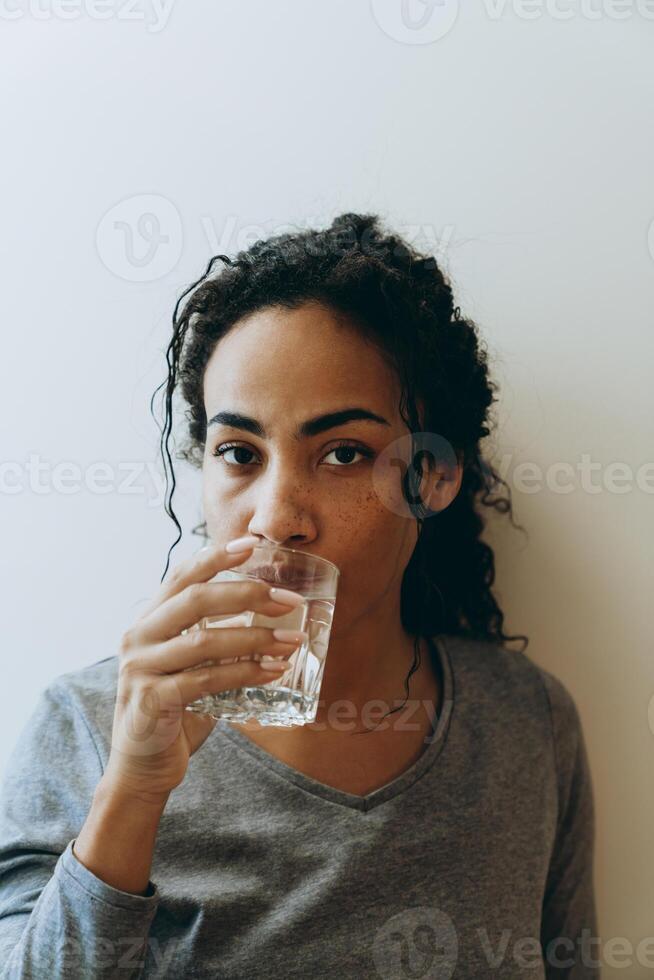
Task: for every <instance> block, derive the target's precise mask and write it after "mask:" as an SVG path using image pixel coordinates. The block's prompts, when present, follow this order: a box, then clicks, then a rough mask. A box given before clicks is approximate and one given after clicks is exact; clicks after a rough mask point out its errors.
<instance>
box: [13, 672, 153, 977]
mask: <svg viewBox="0 0 654 980" xmlns="http://www.w3.org/2000/svg"><path fill="white" fill-rule="evenodd" d="M101 775H102V764H101V761H100V756H99V753H98V751H97V748H96V744H95V742H94V739H93V736H92V734H91V730H90V728H89V726H88V724H87V722H86V720H85V718H84V716H83V714H82V713H81V712H80V710H79V709H78V708H77V706H76V705H75V703H74V701H73V699H72V698H71V697H70V696H69V692H68V691H67V689H66V686H65V684H63V683H61V682H60V681H59V679H57V680H55V681H54V682H53V683H52V684H50V685H49V686H48V687H47V688H46V689H45V690H44V691H43V692H42V693H41V694H40V696H39V699H38V702H37V704H36V707H35V709H34V711H33V713H32V715H31V717H30V719H29V721H28V723H27V725H26V726H25V728H24V729H23V731H22V732H21V734H20V736H19V739H18V742H17V743H16V746H15V748H14V750H13V753H12V755H11V757H10V760H9V764H8V769H7V772H6V774H5V778H4V781H3V785H2V789H1V790H0V980H19V978H20V980H27V978H29V980H43V978H44V977H48V980H59V978H64V977H65V978H66V980H70V978H73V977H74V978H82V977H83V978H85V980H107V978H116V977H120V978H125V980H132V978H136V977H140V976H142V975H143V961H144V958H145V949H146V947H147V943H148V933H149V929H150V926H151V923H152V919H153V917H154V915H155V912H156V909H157V905H158V903H159V897H160V896H159V892H158V890H157V888H156V886H155V885H153V883H152V882H150V883H149V885H148V893H147V894H146V895H143V896H141V895H134V894H131V893H128V892H123V891H120V890H118V889H116V888H113V887H111V886H110V885H108V884H107V883H106V882H104V881H101V880H100V879H99V878H97V877H96V876H95V875H94V874H93V873H92V872H91V871H89V870H88V868H86V867H85V866H84V865H83V864H82V863H81V862H80V861H78V860H77V858H76V857H75V855H74V854H73V851H72V848H73V844H74V843H75V838H76V835H77V834H78V833H79V831H80V830H81V828H82V826H83V824H84V821H85V820H86V817H87V814H88V812H89V809H90V807H91V802H92V796H93V793H94V790H95V787H96V786H97V784H98V781H99V780H100V777H101Z"/></svg>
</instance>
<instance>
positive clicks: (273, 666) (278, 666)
mask: <svg viewBox="0 0 654 980" xmlns="http://www.w3.org/2000/svg"><path fill="white" fill-rule="evenodd" d="M259 666H260V667H261V669H262V670H276V671H277V672H278V673H280V674H281V672H282V671H283V670H287V669H288V664H287V663H283V664H282V663H279V662H273V661H270V660H266V662H265V663H264V662H263V660H262V661H261V662H260V663H259Z"/></svg>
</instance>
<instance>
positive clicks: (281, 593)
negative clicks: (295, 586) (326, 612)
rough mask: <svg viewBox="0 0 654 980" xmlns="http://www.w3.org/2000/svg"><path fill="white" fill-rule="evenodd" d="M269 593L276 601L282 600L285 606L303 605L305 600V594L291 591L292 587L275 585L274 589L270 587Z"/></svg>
mask: <svg viewBox="0 0 654 980" xmlns="http://www.w3.org/2000/svg"><path fill="white" fill-rule="evenodd" d="M268 595H269V596H270V598H271V599H274V600H275V602H281V603H282V604H283V605H285V606H301V605H302V603H303V602H304V601H305V600H304V596H303V595H299V594H298V593H297V592H291V590H290V589H278V588H275V586H273V588H272V589H268Z"/></svg>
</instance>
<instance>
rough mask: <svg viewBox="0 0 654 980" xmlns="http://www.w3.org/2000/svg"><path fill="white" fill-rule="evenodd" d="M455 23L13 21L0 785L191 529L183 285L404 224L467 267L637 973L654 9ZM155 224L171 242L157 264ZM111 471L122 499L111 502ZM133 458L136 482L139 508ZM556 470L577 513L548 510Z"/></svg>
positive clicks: (334, 9)
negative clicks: (182, 430)
mask: <svg viewBox="0 0 654 980" xmlns="http://www.w3.org/2000/svg"><path fill="white" fill-rule="evenodd" d="M460 6H461V8H462V9H458V5H457V4H456V3H454V2H452V0H445V3H444V5H443V6H433V5H432V9H431V12H430V9H429V8H428V7H426V6H425V5H424V4H422V3H421V2H419V0H411V3H410V4H409V13H410V15H411V16H412V17H414V18H415V23H414V25H413V27H411V26H407V24H404V23H403V22H402V20H401V16H400V14H401V3H400V0H373V2H372V3H367V2H362V0H361V2H359V0H330V2H321V3H318V2H313V3H306V2H303V0H274V2H272V3H271V2H269V0H255V2H249V3H243V2H242V0H241V2H237V0H231V2H225V0H220V2H215V0H214V2H209V0H206V2H204V3H201V2H198V0H196V2H191V0H186V2H184V3H182V2H179V3H174V2H173V4H172V6H171V4H170V0H164V3H163V6H162V5H161V0H160V2H159V4H157V3H156V2H155V0H140V2H139V4H138V5H137V6H136V7H133V8H132V7H130V8H129V9H128V8H127V7H126V5H125V3H124V0H116V2H114V3H113V4H112V5H111V6H110V16H109V17H108V19H102V20H100V19H99V18H98V16H97V10H96V8H95V7H94V6H93V5H92V3H91V0H69V2H68V3H67V5H66V6H63V5H61V4H59V5H58V4H57V2H56V0H39V3H38V4H37V2H36V0H11V2H10V0H2V3H0V7H1V12H0V50H1V58H0V63H1V65H2V68H1V69H0V71H1V72H2V85H1V87H0V99H1V101H2V106H1V108H2V131H3V150H2V153H1V154H0V168H1V176H2V189H3V205H2V222H1V225H0V241H1V248H2V256H1V266H0V267H1V269H2V275H3V290H2V298H3V323H2V331H3V334H2V336H3V344H2V358H1V361H0V364H1V368H0V369H1V371H2V374H1V382H2V396H3V410H2V416H1V420H0V427H1V445H0V459H1V460H2V461H3V462H4V463H5V464H7V463H10V464H13V466H10V467H9V468H7V466H6V465H5V467H4V469H3V471H2V472H3V477H4V492H3V493H2V495H1V497H0V504H1V508H2V511H1V512H2V580H1V584H2V596H3V600H4V611H3V617H2V620H3V627H4V642H3V648H4V649H3V672H2V677H3V684H2V691H1V694H0V724H1V726H2V737H1V738H0V770H1V767H2V765H3V764H4V763H5V762H6V758H7V755H8V753H9V751H10V749H11V747H12V744H13V741H14V739H15V737H16V735H17V733H18V731H19V730H20V728H21V727H22V725H23V724H24V722H25V720H26V718H27V716H28V714H29V712H30V710H31V708H32V706H33V704H34V702H35V700H36V696H37V694H38V692H39V690H40V689H41V688H42V687H43V686H45V685H46V684H47V682H49V681H50V680H51V679H52V678H53V677H55V676H56V675H58V674H60V673H63V672H65V671H69V670H73V669H76V668H78V667H81V666H83V665H85V664H87V663H91V662H93V661H95V660H98V659H101V658H102V657H107V656H110V655H112V654H113V653H115V652H116V649H117V642H118V639H119V637H120V635H121V633H122V632H123V631H124V630H125V629H126V628H127V626H128V625H129V623H130V622H131V621H132V620H133V619H134V618H135V617H136V612H137V609H138V603H139V601H140V600H142V599H144V598H145V597H146V596H148V595H149V594H150V593H151V592H153V591H154V590H155V589H156V587H157V586H158V583H159V580H160V577H161V574H162V572H163V567H164V563H165V558H166V552H167V549H168V547H169V545H170V544H171V543H172V541H173V540H174V538H175V536H176V529H175V528H174V526H173V524H172V522H171V521H169V519H168V518H167V517H166V515H165V513H164V511H163V506H162V500H161V497H160V492H161V489H162V480H161V467H160V465H159V469H158V473H159V476H158V478H156V479H155V478H154V477H153V476H148V474H147V470H146V464H147V463H149V464H150V465H151V466H154V465H156V463H155V461H156V459H157V447H158V432H157V429H156V427H155V425H154V422H153V421H152V419H151V417H150V415H149V408H148V405H149V397H150V394H151V393H152V390H153V389H154V387H155V386H156V385H157V384H158V383H159V382H160V381H161V380H162V379H163V377H164V373H163V372H164V366H165V365H164V357H163V351H164V349H165V345H166V343H167V340H168V335H169V330H170V317H171V313H172V308H173V305H174V302H175V299H176V298H177V296H178V295H179V293H180V291H181V290H182V289H183V288H184V287H185V286H186V285H188V284H189V283H190V282H191V281H192V280H194V279H196V278H197V277H198V276H199V275H200V274H201V272H202V271H203V270H204V267H205V264H206V262H207V260H208V258H209V256H210V255H212V254H214V253H216V252H218V251H228V252H230V253H233V252H234V251H236V249H237V248H238V247H240V246H242V245H244V244H246V243H247V242H249V241H252V240H254V239H255V238H258V237H262V236H263V235H265V234H267V233H271V232H273V231H276V230H281V227H282V226H283V225H285V224H287V223H288V222H295V223H297V224H299V225H301V226H304V225H307V224H314V223H315V224H317V225H319V226H323V225H325V224H327V223H328V222H329V221H330V220H331V218H332V217H333V216H334V215H335V214H336V213H339V212H341V211H343V210H366V211H367V210H372V211H377V212H379V213H380V214H381V215H382V216H383V217H384V218H386V219H387V220H388V222H389V223H390V224H391V225H392V226H393V227H395V228H397V229H398V230H400V231H402V232H403V233H405V234H406V235H407V236H411V235H412V229H413V230H414V231H416V230H417V231H418V232H419V233H418V235H417V238H416V241H417V243H418V244H420V245H421V246H422V247H424V248H427V247H428V246H429V242H430V241H431V242H432V247H433V248H435V249H436V250H437V254H443V256H444V261H445V263H446V267H447V268H448V269H449V270H450V271H451V273H452V275H453V277H454V280H455V284H456V287H457V292H458V298H459V302H460V304H461V306H462V308H463V309H464V311H465V312H466V313H469V314H471V315H472V316H473V317H475V318H476V319H477V321H478V323H479V325H480V327H481V329H482V331H483V333H484V335H485V337H486V338H487V340H488V343H489V345H490V347H491V350H492V353H493V363H494V370H495V376H496V378H497V380H498V382H499V383H500V384H501V386H502V401H501V408H500V411H499V420H500V428H499V431H498V433H497V435H496V436H495V437H494V438H493V439H492V440H489V449H488V451H489V452H491V451H492V452H493V453H494V460H495V461H496V463H501V462H502V460H504V462H505V465H506V471H505V472H506V474H507V479H508V480H509V482H510V485H511V486H512V491H513V498H514V503H515V508H516V519H517V520H518V521H520V522H521V523H522V524H524V525H525V526H526V527H527V528H528V530H529V534H530V540H529V542H528V543H527V542H526V541H525V540H524V539H523V537H522V536H521V535H520V534H519V533H518V532H516V531H512V530H511V528H510V526H509V523H508V520H506V519H503V518H500V519H499V520H497V521H495V522H493V523H492V525H491V527H490V530H489V539H491V540H492V543H493V545H494V546H495V547H496V550H497V561H498V580H497V587H498V591H499V595H500V597H501V600H502V604H503V607H504V608H505V611H506V613H507V623H506V625H507V627H508V630H509V631H512V632H521V633H522V632H524V633H527V634H528V635H529V636H530V638H531V643H530V646H529V650H528V652H529V654H530V655H531V656H532V657H533V658H534V659H536V660H537V662H539V663H540V664H542V665H543V666H545V667H547V668H549V669H550V670H552V671H553V672H554V673H556V674H557V675H558V676H559V677H560V678H561V679H562V680H563V681H564V682H565V683H566V684H567V685H568V686H569V688H570V689H571V690H572V692H573V694H574V696H575V698H576V700H577V703H578V705H579V708H580V712H581V715H582V721H583V725H584V730H585V733H586V738H587V742H588V747H589V753H590V756H591V764H592V768H593V775H594V779H595V793H596V807H597V816H598V854H597V862H596V867H597V872H596V873H597V887H598V900H599V911H600V917H601V921H600V925H601V931H602V936H603V938H604V939H605V940H606V941H608V940H609V939H611V938H614V937H623V938H624V939H625V941H626V942H627V943H629V942H631V943H633V944H634V951H633V955H632V956H631V958H630V959H629V958H628V957H625V956H624V954H623V956H622V960H621V962H623V963H624V962H628V963H630V964H631V965H630V966H628V967H627V968H625V969H622V970H620V975H621V976H622V977H625V978H626V977H629V978H631V977H637V976H640V975H641V973H642V964H643V962H644V961H643V960H642V958H641V960H640V961H639V960H638V959H637V957H636V950H635V945H636V943H637V942H638V941H639V940H641V939H643V938H644V937H646V936H650V935H652V934H653V932H654V919H653V918H652V914H651V913H652V909H653V908H654V901H653V894H652V892H653V888H652V881H653V880H654V874H653V871H654V868H653V863H654V862H653V859H652V843H653V842H652V833H651V827H652V815H653V804H654V782H653V780H652V778H651V772H652V746H653V739H654V703H653V702H652V701H651V698H652V695H653V693H654V657H653V656H652V639H651V636H652V621H651V594H652V587H653V585H654V574H653V558H652V555H653V553H654V548H653V546H654V540H653V537H654V535H653V532H652V525H653V521H652V512H653V505H654V493H653V491H654V469H653V468H652V459H653V453H654V449H653V446H652V442H653V440H652V435H653V422H652V419H653V412H654V396H653V395H652V383H651V378H652V362H653V355H654V340H653V337H654V334H653V333H652V326H653V324H652V298H653V293H654V230H653V229H654V226H653V225H652V221H653V219H654V193H653V192H652V176H651V175H652V173H653V172H654V141H653V139H652V125H651V124H652V106H653V105H654V62H653V61H652V57H651V50H652V44H653V42H654V4H652V3H651V2H647V0H640V2H637V0H634V2H633V3H631V4H630V3H629V2H625V0H620V2H618V0H613V2H611V0H593V2H591V0H584V2H583V3H582V0H559V2H558V4H554V3H553V2H552V0H547V2H546V0H543V2H542V4H539V3H538V0H530V2H529V3H525V4H524V5H522V4H521V3H519V2H518V0H512V2H508V0H507V2H506V3H504V2H501V0H470V2H466V5H465V9H463V5H460ZM101 10H102V11H104V10H105V8H104V7H103V8H101ZM130 11H131V12H130ZM66 14H67V15H68V17H69V18H70V19H68V17H66V16H65V15H66ZM423 14H424V15H425V24H424V26H423V27H422V28H421V27H419V26H417V25H418V23H419V17H420V16H421V15H423ZM568 15H570V16H568ZM150 195H155V196H156V197H155V199H153V200H151V199H150V198H149V196H150ZM120 202H123V203H122V204H121V203H120ZM114 208H117V210H116V211H113V210H112V209H114ZM145 213H154V214H155V215H156V216H157V220H158V222H159V233H160V234H161V235H164V236H168V240H167V241H165V242H163V243H160V244H159V246H158V248H155V249H154V250H153V254H152V255H150V254H149V252H148V248H149V244H148V242H147V241H146V240H145V239H144V238H141V237H139V235H138V232H137V231H136V227H135V226H136V222H137V220H138V218H139V216H142V215H143V214H145ZM115 221H125V222H127V223H128V224H131V225H132V231H133V232H134V246H133V247H134V252H133V254H132V258H131V259H130V254H129V253H128V252H127V251H126V241H127V239H126V233H125V232H124V231H122V230H121V229H120V227H119V228H115V227H114V224H113V223H114V222H115ZM143 230H144V232H145V234H146V236H148V234H149V232H148V228H145V227H144V228H143ZM648 234H649V246H648ZM491 442H492V446H491V445H490V443H491ZM30 456H33V460H32V461H33V463H36V462H40V463H41V464H42V466H43V469H42V471H41V476H40V485H41V486H42V487H44V488H45V489H44V492H41V493H40V492H37V490H36V488H35V487H36V486H37V484H36V483H35V481H36V476H35V475H34V474H33V476H32V484H31V485H30V474H29V472H28V469H27V464H28V462H29V460H30ZM584 456H587V457H588V462H591V463H594V464H597V466H596V468H595V470H594V471H593V473H592V480H593V481H594V483H595V485H596V486H597V487H599V488H600V489H599V491H597V492H591V491H590V490H589V488H588V485H587V484H584V483H583V482H582V475H581V473H580V472H576V471H575V468H577V467H578V466H580V465H581V464H582V463H583V458H584ZM98 461H104V462H106V463H109V464H110V465H111V466H112V467H113V468H114V472H115V478H114V481H113V485H111V484H110V486H112V488H111V490H110V492H109V493H107V494H99V493H93V492H91V491H90V490H88V489H86V488H84V478H85V476H86V475H88V473H89V467H90V466H91V464H92V463H95V462H98ZM62 462H70V463H72V464H74V465H76V466H77V467H78V468H79V473H80V478H79V479H78V480H76V479H75V477H74V476H73V477H72V478H71V476H70V473H69V477H68V486H72V487H75V486H76V487H77V488H78V492H73V493H70V494H66V493H64V492H63V491H62V489H61V484H60V483H58V480H57V473H56V471H55V469H54V468H55V466H56V465H57V464H58V463H62ZM524 462H529V463H533V464H536V465H537V466H538V467H540V471H541V474H542V479H541V481H540V483H539V481H538V479H536V481H534V480H533V479H532V480H531V481H530V482H528V483H527V484H526V485H525V484H524V483H521V482H520V479H519V478H520V475H521V474H520V471H519V470H517V469H516V467H517V466H518V465H519V464H520V463H524ZM617 462H621V463H623V464H625V466H626V467H627V470H626V471H625V472H626V473H627V477H626V483H625V480H624V479H623V480H622V486H623V487H624V486H626V491H623V492H617V489H616V487H615V486H612V485H611V479H612V471H611V469H610V467H611V466H612V465H613V464H615V463H617ZM129 463H134V464H135V465H136V466H137V468H138V474H137V479H136V485H137V486H140V488H141V489H140V492H136V493H135V492H129V493H128V492H126V488H125V487H123V488H122V490H121V483H122V481H123V480H124V478H125V476H126V471H125V470H123V469H121V467H124V466H125V465H126V464H129ZM559 463H567V464H569V465H570V466H571V467H572V468H573V469H572V471H571V472H572V478H571V479H570V482H569V485H570V487H571V491H570V492H566V493H560V492H556V491H555V490H554V489H551V488H548V485H547V482H546V481H547V479H548V478H549V479H550V480H551V479H552V478H553V477H555V476H556V473H555V472H554V470H552V467H553V466H555V465H556V464H559ZM647 463H649V464H650V469H649V473H648V472H647V470H645V469H642V467H643V466H644V464H647ZM639 468H641V469H640V470H639ZM73 472H74V471H73ZM629 474H631V475H630V476H629ZM522 475H524V473H523V474H522ZM613 475H614V476H615V473H613ZM178 476H179V478H180V480H181V481H182V488H181V490H182V492H181V494H180V493H179V492H178V493H177V496H176V510H177V512H178V514H179V515H180V517H183V518H184V524H185V536H184V540H183V542H182V544H181V545H180V546H178V547H177V548H176V549H175V551H174V552H173V561H177V560H179V559H180V558H181V557H183V555H185V554H187V553H189V552H190V551H192V550H195V548H196V547H197V546H198V545H199V540H198V539H193V538H192V539H190V540H188V531H189V529H190V527H191V526H192V524H193V523H195V522H196V520H197V519H198V513H199V512H198V509H197V507H196V504H195V498H196V495H197V489H198V476H197V474H195V473H191V472H187V474H186V475H185V474H184V470H183V468H182V464H178ZM639 479H640V486H639V485H638V480H639ZM559 480H561V476H559ZM647 480H649V482H648V483H647V482H646V481H647ZM64 483H65V481H64ZM11 484H16V485H18V486H19V487H22V488H21V489H19V491H18V492H11V487H10V485H11ZM58 486H59V487H60V489H57V487H58ZM534 486H536V490H535V492H527V490H528V489H531V490H532V491H533V488H534ZM80 487H81V489H80ZM648 709H649V712H650V713H649V717H648ZM641 956H642V954H641ZM616 962H620V960H616ZM650 963H651V960H650ZM613 972H615V974H616V975H617V968H616V970H615V971H613ZM613 972H612V971H611V970H610V969H609V970H607V973H606V975H607V976H611V975H613Z"/></svg>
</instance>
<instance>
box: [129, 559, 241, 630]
mask: <svg viewBox="0 0 654 980" xmlns="http://www.w3.org/2000/svg"><path fill="white" fill-rule="evenodd" d="M253 547H254V546H253V545H252V546H250V547H249V548H246V549H245V550H244V551H239V552H236V553H234V554H230V553H229V552H227V551H225V549H224V548H223V547H218V546H216V545H208V546H206V547H204V548H201V549H200V551H198V552H196V553H195V554H194V555H191V557H190V558H187V559H186V560H185V561H182V562H180V563H179V565H176V566H175V567H174V568H173V569H172V571H171V573H170V576H169V578H168V579H166V581H165V582H164V583H163V584H162V585H161V586H160V587H159V590H158V591H157V593H156V595H155V596H154V597H153V599H151V601H150V602H149V603H148V605H147V606H146V607H145V609H144V610H143V612H142V613H141V616H140V618H139V619H138V622H139V623H141V622H142V621H143V620H145V619H147V618H148V617H149V615H150V614H151V612H152V611H153V610H155V609H158V607H159V606H160V605H161V604H162V603H163V602H165V601H166V600H167V599H169V598H171V596H174V595H178V594H179V593H180V592H182V591H183V590H184V589H186V588H188V586H189V585H193V584H194V583H196V582H208V581H209V579H212V578H213V577H214V575H217V574H218V572H222V571H224V570H225V569H226V568H234V567H235V566H237V565H240V564H242V563H243V562H244V561H245V560H246V559H247V558H248V557H249V556H250V554H251V553H252V550H253Z"/></svg>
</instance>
